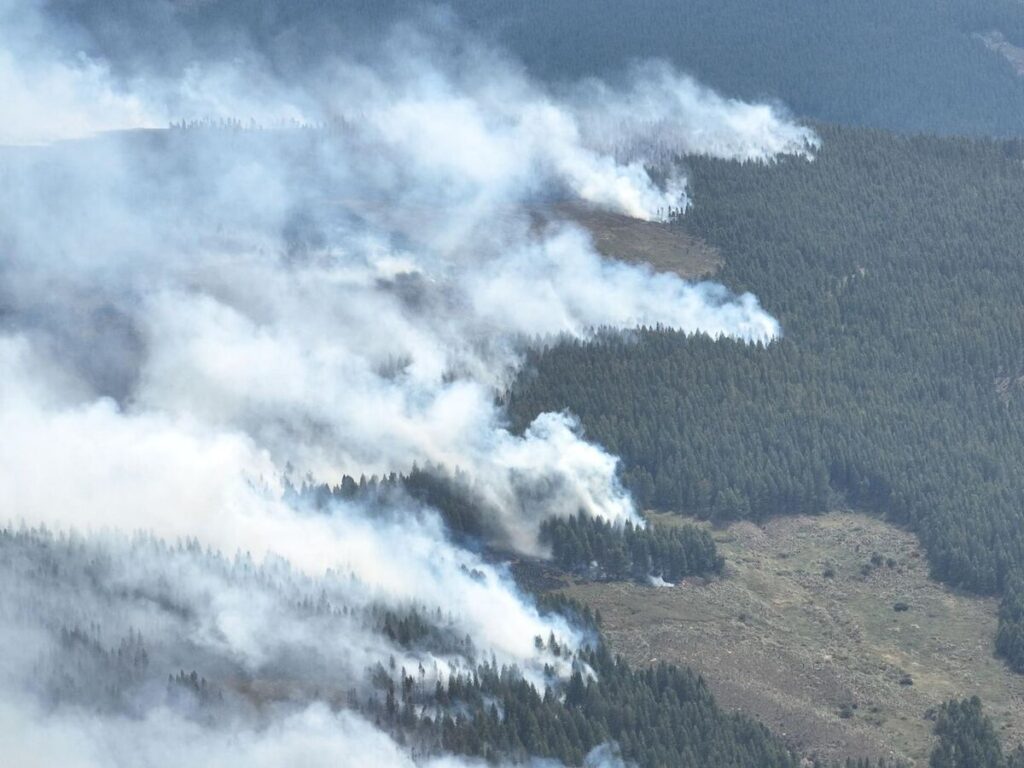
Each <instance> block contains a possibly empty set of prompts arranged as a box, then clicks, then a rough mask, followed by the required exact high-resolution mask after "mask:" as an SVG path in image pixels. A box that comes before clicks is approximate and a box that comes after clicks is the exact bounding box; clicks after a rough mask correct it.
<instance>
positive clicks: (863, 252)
mask: <svg viewBox="0 0 1024 768" xmlns="http://www.w3.org/2000/svg"><path fill="white" fill-rule="evenodd" d="M821 133H822V136H823V139H824V145H823V147H822V149H821V151H820V153H819V156H818V158H817V159H816V160H814V161H813V162H807V161H803V160H793V159H782V160H779V161H778V162H776V163H774V164H772V165H768V166H760V165H753V164H746V165H743V164H738V163H729V162H724V161H715V160H711V159H706V158H690V159H689V160H688V164H689V166H690V181H691V184H692V187H693V192H694V198H695V199H696V200H698V201H699V203H698V204H697V205H695V206H694V207H693V208H692V209H691V211H690V212H689V213H687V215H686V216H685V217H684V218H683V219H682V221H681V222H680V224H679V225H680V226H684V227H685V228H686V229H687V230H689V231H690V232H691V233H693V234H696V235H699V236H701V237H703V238H704V239H705V240H707V241H708V242H710V243H711V244H712V245H714V246H717V247H718V248H720V249H721V251H722V253H723V255H724V256H725V260H726V265H725V267H724V269H723V271H722V272H721V273H720V275H719V277H720V278H721V279H722V280H723V281H724V282H725V283H726V284H728V285H730V286H732V287H733V288H735V289H737V290H751V291H754V292H756V293H757V294H758V296H759V297H760V298H761V300H762V303H763V304H764V305H765V307H766V308H767V309H768V310H769V311H770V312H772V313H773V314H775V315H776V316H777V317H779V318H780V320H781V321H782V326H783V329H784V335H783V337H782V338H781V339H779V340H778V341H776V342H773V343H772V344H770V345H768V346H766V347H765V346H761V345H747V344H742V343H737V342H733V341H729V340H712V339H710V338H707V337H705V336H701V335H697V336H687V335H685V334H681V333H676V332H672V331H667V330H664V329H658V328H651V329H643V330H640V331H639V332H637V333H636V334H632V335H630V336H629V337H628V338H626V337H623V336H619V335H615V334H601V335H599V336H598V338H597V339H596V340H594V341H593V342H590V343H583V342H573V341H564V342H561V343H559V344H556V345H554V346H552V347H549V348H547V349H544V350H541V351H538V352H536V353H535V354H533V355H532V356H531V357H530V358H529V359H528V360H527V364H526V368H525V371H526V372H525V373H524V375H522V376H521V377H520V378H519V380H518V381H517V382H516V384H515V385H514V386H513V388H512V390H511V392H510V393H509V394H508V397H507V400H508V406H509V412H510V414H511V416H512V418H513V421H514V422H515V424H516V425H517V427H523V426H525V424H528V423H529V421H530V420H531V419H532V418H533V417H534V416H535V415H536V414H537V413H539V412H542V411H552V410H554V411H558V410H562V409H569V410H571V411H573V412H575V413H576V414H577V415H578V416H579V417H580V419H581V422H582V424H583V425H584V427H585V429H586V431H587V434H588V436H589V437H591V438H592V439H594V440H596V441H598V442H600V443H602V444H603V445H605V446H606V447H607V448H608V449H609V450H611V451H613V452H614V453H616V454H618V455H619V456H621V457H622V459H623V465H622V474H623V479H624V480H625V482H626V483H627V485H628V486H629V487H630V489H631V490H632V491H633V493H634V494H635V495H636V497H637V498H638V499H639V500H640V501H641V503H643V504H646V505H649V506H652V507H656V508H662V509H666V510H678V511H683V512H687V513H691V514H697V515H700V516H704V517H708V518H711V519H715V520H722V521H727V520H734V519H743V518H750V519H761V518H764V517H766V516H769V515H777V514H791V513H798V512H802V513H817V512H821V511H824V510H826V509H829V508H833V507H836V506H845V505H850V506H856V507H860V508H865V509H870V510H876V511H879V512H883V513H886V514H888V515H889V516H890V517H891V519H893V520H894V521H896V522H898V523H901V524H906V525H909V526H911V527H912V528H913V529H914V530H915V531H916V532H917V534H918V536H919V537H920V539H921V541H922V543H923V544H924V546H925V548H926V549H927V554H928V559H929V563H930V565H931V570H932V574H933V575H934V576H935V577H936V578H939V579H941V580H943V581H946V582H948V583H951V584H954V585H957V586H960V587H964V588H967V589H971V590H974V591H976V592H981V593H986V594H992V593H996V594H1002V593H1004V591H1006V592H1007V594H1009V592H1008V591H1007V590H1006V587H1007V584H1008V583H1009V580H1010V579H1011V578H1016V577H1018V576H1019V575H1020V574H1021V573H1022V571H1024V474H1022V473H1021V472H1020V467H1021V466H1024V418H1022V415H1024V412H1022V409H1024V314H1022V313H1021V312H1020V307H1021V306H1024V246H1022V245H1021V244H1022V243H1024V162H1022V161H1024V143H1022V142H1020V141H1009V142H994V141H982V140H967V139H937V138H922V137H913V138H908V137H900V136H895V135H892V134H886V133H882V132H877V131H869V130H858V129H848V128H842V129H840V128H832V127H827V126H825V127H822V128H821ZM1022 615H1024V609H1022V607H1020V606H1017V605H1016V604H1011V603H1009V602H1007V603H1004V610H1003V611H1002V612H1001V629H1000V641H999V648H1000V651H1001V652H1002V653H1004V654H1005V655H1007V656H1008V657H1009V658H1010V660H1011V663H1013V664H1014V665H1015V666H1016V667H1018V668H1024V634H1022V628H1024V622H1021V621H1020V620H1019V617H1020V616H1022Z"/></svg>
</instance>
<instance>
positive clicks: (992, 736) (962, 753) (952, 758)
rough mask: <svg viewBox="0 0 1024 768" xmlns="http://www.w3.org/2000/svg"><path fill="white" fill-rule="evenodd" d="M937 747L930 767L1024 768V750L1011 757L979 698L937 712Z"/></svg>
mask: <svg viewBox="0 0 1024 768" xmlns="http://www.w3.org/2000/svg"><path fill="white" fill-rule="evenodd" d="M935 733H936V735H937V736H938V744H936V745H935V749H934V750H933V751H932V754H931V759H930V760H929V762H928V765H929V766H930V768H1024V747H1021V746H1018V747H1017V748H1016V749H1015V750H1014V751H1013V752H1012V753H1010V754H1009V755H1004V754H1003V747H1002V744H1000V742H999V737H998V736H997V735H996V732H995V728H993V727H992V721H991V720H990V719H989V718H988V716H987V715H985V713H984V712H983V711H982V707H981V700H980V699H978V697H977V696H975V697H973V698H970V699H963V700H961V701H956V700H953V701H949V702H947V703H946V704H943V705H942V707H941V708H940V709H939V712H938V713H937V717H936V721H935Z"/></svg>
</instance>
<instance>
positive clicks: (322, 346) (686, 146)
mask: <svg viewBox="0 0 1024 768" xmlns="http://www.w3.org/2000/svg"><path fill="white" fill-rule="evenodd" d="M161 7H162V8H164V9H165V10H167V14H168V15H167V17H166V19H165V22H166V24H167V26H166V29H164V30H162V32H163V33H165V34H166V38H167V39H168V40H182V41H186V42H182V43H181V47H182V48H181V51H180V52H179V54H178V56H177V58H178V59H188V58H189V57H190V55H191V54H190V53H189V51H191V50H192V49H191V48H189V46H188V45H187V38H188V33H187V31H186V30H184V29H183V28H179V27H176V26H175V22H174V12H173V6H172V5H167V6H161ZM168 9H170V10H168ZM89 43H90V41H89V40H88V35H87V34H86V31H85V30H83V29H80V28H77V27H75V26H74V25H71V24H66V23H58V22H56V21H55V20H54V18H53V17H52V16H51V15H50V11H49V10H48V6H47V5H46V4H44V3H42V2H37V1H36V0H30V1H29V2H24V1H20V0H0V92H2V93H3V94H4V98H3V99H2V100H0V145H2V146H0V179H2V184H0V372H2V376H0V433H2V434H3V436H4V439H3V440H2V441H0V497H2V498H4V499H5V500H6V506H5V517H6V520H7V523H8V524H9V525H10V527H9V528H8V529H6V530H5V531H3V533H2V535H0V539H2V541H0V544H2V546H3V547H4V549H5V557H4V558H3V559H0V574H2V578H0V600H2V602H0V616H3V618H4V621H3V622H0V626H2V627H3V629H2V630H0V637H3V639H4V640H6V641H7V642H6V643H5V645H6V646H7V647H16V648H17V649H18V652H17V653H16V654H14V655H13V656H12V657H9V658H7V659H5V661H4V662H3V664H2V665H0V733H3V734H5V735H11V734H17V739H16V740H15V741H14V742H13V747H12V749H13V750H14V752H15V754H16V755H17V756H18V757H17V760H16V763H17V764H19V765H32V764H40V765H44V764H57V763H59V764H65V765H73V766H79V765H81V766H92V765H110V764H116V765H120V764H124V765H153V766H159V765H170V764H175V765H178V764H181V763H183V762H186V761H187V762H190V763H195V764H199V765H221V764H224V763H227V762H232V763H235V762H238V763H241V762H247V763H250V764H254V765H282V764H293V763H302V764H308V765H320V764H324V765H326V764H328V763H329V764H331V765H348V764H352V765H355V764H360V765H366V764H376V765H395V766H405V765H411V764H413V763H415V764H425V765H437V766H441V765H451V764H454V762H453V759H450V758H444V757H442V758H438V757H436V756H435V757H423V756H421V755H414V754H412V753H411V752H410V751H409V750H408V748H407V747H405V746H400V745H399V744H398V743H397V742H396V741H395V740H394V738H393V737H392V735H390V734H388V733H385V732H384V731H382V730H379V729H378V728H377V727H376V726H375V725H374V724H373V723H371V722H370V721H369V720H367V719H366V718H364V717H363V716H362V715H360V714H358V713H356V712H354V711H350V708H348V707H347V706H346V705H345V704H344V702H346V701H348V700H349V697H354V698H355V699H360V700H365V699H366V697H367V696H371V697H372V695H373V691H374V674H373V670H375V669H378V668H380V669H390V668H396V669H397V668H407V669H409V670H412V669H415V668H420V669H422V670H423V672H422V676H423V677H424V679H425V681H426V682H427V683H429V682H430V681H431V680H435V681H443V680H444V679H446V678H447V677H448V676H449V675H451V674H453V673H456V672H458V671H459V670H470V669H472V668H473V667H474V665H475V664H477V663H480V662H481V660H484V661H486V660H489V659H490V660H493V662H494V663H495V664H499V665H514V666H515V667H517V668H518V669H519V670H521V672H522V674H524V675H525V676H526V677H527V678H528V679H530V680H533V681H535V682H536V683H537V684H538V685H543V684H544V682H545V679H546V677H545V676H549V675H551V674H555V675H556V676H557V675H564V674H566V673H567V672H568V671H569V669H570V665H571V662H570V661H569V655H571V651H572V649H574V648H576V647H578V646H579V644H580V643H582V642H584V635H583V632H582V631H581V630H579V629H577V628H574V627H572V626H570V625H569V624H568V623H567V621H566V620H565V619H564V618H562V617H560V616H558V615H552V614H543V613H542V612H540V611H539V610H538V608H537V607H536V606H535V605H534V604H533V603H532V601H531V600H529V599H528V598H526V597H524V596H523V595H522V594H521V593H520V592H519V590H518V589H517V587H516V585H515V583H514V582H513V580H512V579H511V577H510V575H509V573H508V571H507V568H506V567H505V566H503V565H501V564H497V563H494V562H492V561H490V560H488V559H487V558H485V557H484V556H482V555H480V554H477V553H474V552H471V551H469V550H467V549H465V548H462V547H460V546H458V545H456V544H455V543H453V541H452V539H451V537H450V535H449V532H447V531H446V530H445V529H444V526H443V524H442V523H441V520H440V518H439V517H438V515H437V514H436V513H435V512H434V511H433V510H431V509H428V508H424V507H423V506H422V505H419V504H417V503H415V502H413V501H412V500H409V501H408V503H407V504H406V503H402V504H398V505H396V507H395V508H394V509H390V510H388V511H387V512H386V513H381V512H380V511H379V510H371V509H368V508H367V507H366V506H365V505H363V504H361V503H359V502H352V503H341V502H338V503H335V504H333V505H332V506H331V508H330V509H329V510H326V511H324V510H315V509H310V508H306V507H305V505H304V504H303V503H302V501H301V499H297V498H296V497H295V496H294V495H290V494H289V493H288V492H287V491H288V488H289V487H290V485H291V484H300V483H302V482H304V481H307V480H312V481H316V482H328V483H330V482H336V481H337V480H338V479H339V478H340V477H341V475H342V474H343V473H346V472H347V473H349V474H356V475H358V474H360V473H366V474H374V473H375V474H385V473H390V472H403V471H408V470H409V469H410V468H411V467H413V466H416V465H419V466H424V465H431V466H442V467H446V468H449V469H451V470H456V469H458V470H459V471H460V472H461V473H463V474H464V476H465V477H466V478H468V480H467V482H468V483H469V484H471V486H472V490H473V493H474V494H475V498H477V499H478V500H479V502H480V503H481V505H482V506H483V507H484V508H485V509H486V510H487V514H488V515H490V516H491V518H493V520H492V523H493V527H494V530H496V531H498V532H499V535H500V537H501V539H502V542H503V543H504V544H505V545H506V546H507V547H509V548H511V549H514V550H517V551H519V552H523V553H527V554H543V552H542V551H541V549H540V548H539V546H538V543H537V530H538V528H539V525H540V523H541V522H542V521H543V520H544V519H546V518H548V517H550V516H553V515H554V516H569V515H574V514H576V513H577V512H578V511H580V510H583V511H584V512H585V513H586V514H588V515H591V516H594V517H600V518H604V519H607V520H611V521H613V522H623V521H626V520H634V521H636V520H637V515H636V511H635V509H634V507H633V504H632V501H631V499H630V498H629V495H628V493H627V492H626V491H625V490H624V489H623V488H622V487H621V486H620V484H619V482H618V480H617V477H616V460H615V458H614V457H613V456H611V455H609V454H608V453H607V452H606V451H604V450H603V449H602V448H601V447H600V446H597V445H595V444H593V443H590V442H588V441H587V440H586V439H585V436H584V435H582V434H581V432H580V430H579V428H578V426H577V424H576V423H575V421H574V420H573V418H572V416H571V415H569V414H551V413H549V414H542V415H541V416H539V417H538V418H537V420H536V421H535V422H534V423H533V424H532V425H530V427H529V428H528V429H526V430H525V432H523V433H522V434H517V433H515V432H513V431H511V430H510V428H509V427H508V425H507V423H506V420H505V416H504V413H503V412H502V410H501V408H500V407H499V406H498V405H496V395H497V393H498V392H500V391H501V389H502V388H503V387H504V386H505V385H507V384H508V382H509V381H510V380H511V378H512V377H513V376H514V375H515V373H516V372H517V370H518V367H519V365H520V360H521V358H522V356H523V354H524V352H525V351H526V350H527V349H528V348H529V346H530V345H532V344H537V343H544V341H545V340H548V339H551V338H554V337H556V336H570V337H576V338H584V339H585V338H587V337H588V336H590V335H591V334H593V333H594V332H595V331H597V330H598V329H601V328H611V329H629V328H633V327H636V326H638V325H641V324H647V325H653V324H662V325H665V326H670V327H673V328H679V329H683V330H685V331H688V332H692V333H707V334H710V335H712V336H716V337H720V336H728V337H734V338H739V339H744V340H747V341H750V342H765V343H767V342H770V341H771V340H772V339H773V338H774V337H775V336H776V335H777V334H778V333H779V326H778V323H777V322H776V321H775V320H774V318H772V317H771V316H770V315H769V314H768V313H767V312H766V311H765V310H764V309H762V308H761V306H760V305H759V303H758V301H757V299H756V298H755V297H753V296H752V295H750V294H743V295H735V294H732V293H731V292H729V291H728V290H727V289H726V288H725V287H723V286H721V285H717V284H713V283H697V284H693V283H688V282H685V281H683V280H681V279H680V278H678V277H676V276H675V275H669V274H660V273H655V272H654V271H652V270H651V269H648V268H644V267H639V266H635V265H634V266H630V265H626V264H624V263H620V262H617V261H614V260H609V259H606V258H604V257H602V256H600V255H598V253H597V252H596V251H595V249H594V247H593V245H592V243H591V242H590V239H589V236H588V235H587V234H586V233H585V232H584V231H583V230H581V229H580V228H578V227H577V226H576V225H574V224H573V223H572V222H569V221H554V222H549V223H546V224H544V225H543V226H540V225H538V224H537V222H536V221H535V220H534V219H533V218H531V216H530V215H529V213H528V210H529V209H530V208H531V207H536V206H547V205H550V204H552V203H556V202H561V201H573V202H574V203H575V204H584V205H590V206H595V207H600V208H604V209H608V210H613V211H616V212H619V213H622V214H626V215H629V216H633V217H636V218H641V219H656V218H659V217H662V216H664V215H665V212H666V211H667V210H668V209H670V208H680V207H684V206H685V205H687V204H688V198H687V193H686V181H685V177H684V175H683V172H682V170H681V168H682V166H681V164H680V160H681V158H682V157H683V156H685V155H692V154H709V155H713V156H716V157H724V158H735V159H739V160H744V161H770V160H771V159H772V158H774V157H775V156H777V155H779V154H780V153H787V154H798V155H804V156H810V154H811V153H812V152H813V150H814V148H815V146H816V141H817V140H816V138H815V137H814V135H813V133H811V132H810V131H809V130H807V129H806V128H803V127H801V126H798V125H795V124H793V123H792V122H790V121H789V120H788V119H786V117H785V116H784V115H783V114H781V113H780V112H779V111H778V110H777V109H775V108H773V107H770V106H766V105H751V104H744V103H740V102H737V101H734V100H729V99H725V98H723V97H721V96H718V95H717V94H715V93H713V92H711V91H709V90H707V89H705V88H702V87H701V86H699V85H698V84H696V83H695V82H693V81H692V80H691V79H689V78H687V77H685V76H682V75H680V74H679V73H676V72H674V71H673V70H671V69H670V68H669V67H667V66H666V65H663V64H649V65H644V66H639V67H637V68H636V69H635V70H633V71H632V72H630V73H629V74H628V76H627V77H625V78H624V79H623V81H622V82H620V83H617V84H614V85H610V84H605V83H600V82H596V81H588V82H584V83H580V84H576V85H562V86H559V87H557V88H555V87H551V86H547V85H545V84H542V83H538V82H534V81H532V80H531V79H530V78H529V77H527V76H526V75H525V74H524V72H523V70H522V68H521V67H519V66H518V65H517V64H516V63H515V62H514V61H512V60H510V59H508V58H507V57H506V56H504V55H503V54H500V53H495V52H493V51H488V50H486V49H485V47H484V46H482V45H481V44H480V43H479V42H477V41H474V40H473V39H471V38H469V37H468V36H467V35H465V34H464V33H463V32H461V31H460V30H459V29H458V27H457V25H455V24H453V23H452V22H451V21H450V20H446V19H444V18H441V19H440V20H439V19H437V18H434V19H433V21H431V22H430V23H427V24H425V25H420V24H416V25H413V24H408V25H399V26H397V27H396V28H394V29H393V30H392V31H390V32H389V33H387V34H386V35H385V36H384V37H383V38H382V39H380V40H379V42H378V44H377V45H376V46H375V48H374V50H375V53H374V56H373V57H370V58H368V57H367V56H366V55H365V53H364V54H362V55H359V56H355V55H351V56H349V55H346V51H345V50H337V51H331V52H329V53H326V54H325V55H323V56H322V57H320V58H319V59H318V61H317V63H316V65H315V66H310V68H309V69H308V71H306V72H303V73H302V76H301V77H296V76H291V75H289V76H283V75H281V74H280V72H278V71H277V70H275V68H274V67H272V66H270V65H269V64H268V63H267V61H266V59H265V57H264V56H263V55H262V54H261V51H260V50H259V46H257V45H256V44H254V43H252V42H248V41H245V40H239V41H236V42H235V45H236V46H237V47H236V48H234V49H229V50H225V51H223V52H222V55H220V56H217V57H211V56H208V55H205V54H204V55H198V54H196V58H195V59H194V60H190V61H189V63H188V66H186V67H185V68H184V69H174V68H171V69H169V70H168V71H167V72H159V71H154V69H153V67H152V66H147V67H142V68H139V69H138V71H134V70H133V69H132V66H131V62H130V61H124V60H119V59H116V57H115V58H113V59H111V60H109V61H108V60H106V59H104V58H103V57H102V56H99V55H97V54H96V53H95V52H92V53H90V54H89V55H86V54H84V53H82V52H81V51H82V50H84V49H85V48H86V47H88V45H87V44H89ZM93 47H94V46H93ZM168 126H170V127H168ZM698 202H699V201H698ZM19 526H21V527H19ZM220 553H224V554H220ZM389 611H390V612H391V614H388V613H387V612H389ZM413 613H414V614H415V616H416V617H417V619H416V621H419V620H420V618H423V617H426V618H425V619H424V622H425V626H428V627H429V629H425V630H423V632H424V633H425V634H424V635H423V638H425V639H422V642H420V643H418V644H417V643H409V642H405V643H402V642H399V641H397V640H396V639H395V638H394V637H392V634H394V633H393V632H390V630H389V627H390V626H391V625H390V624H387V622H388V621H392V620H394V621H398V620H399V618H404V619H406V620H408V621H413V620H412V619H411V618H409V617H410V616H411V615H412V614H413ZM386 614H387V615H391V616H393V617H398V618H393V619H391V618H386ZM416 626H419V624H417V625H416ZM538 636H540V637H544V638H546V637H548V636H552V637H556V638H558V643H559V644H560V647H564V648H565V649H567V650H566V654H568V655H565V656H563V655H559V654H557V653H556V654H555V655H553V656H552V654H551V652H550V650H547V649H545V648H542V647H539V644H537V643H535V638H536V637H538ZM28 648H33V649H38V650H37V651H34V652H33V653H32V654H30V655H24V654H28V651H27V650H26V649H28ZM143 651H144V652H143ZM142 659H145V663H143V662H142V661H141V660H142ZM389 665H390V666H389ZM195 669H199V670H201V671H202V672H201V675H202V676H203V681H202V682H203V684H202V685H199V683H198V682H196V679H197V678H192V677H189V676H188V675H187V674H185V673H187V672H189V671H190V670H195ZM25 670H33V672H32V673H31V674H26V673H25ZM72 670H77V671H72ZM179 672H180V673H181V674H182V675H184V676H183V677H180V678H175V677H174V675H176V674H178V673H179ZM389 674H390V673H389ZM75 675H78V676H79V677H75ZM111 675H114V676H115V677H116V679H117V680H118V681H119V683H118V685H117V686H116V689H115V690H114V693H110V695H109V697H108V698H109V700H103V701H100V698H101V697H97V696H94V695H91V693H90V692H93V691H97V690H108V689H109V686H108V687H107V688H104V685H105V684H106V683H105V682H104V681H109V679H110V676H111ZM168 675H170V676H171V677H172V680H171V682H169V683H168V682H167V677H168ZM205 678H209V681H210V682H209V686H210V687H209V689H207V688H206V687H205V686H206V685H207V682H206V679H205ZM324 681H330V682H329V685H328V684H325V682H324ZM325 685H326V688H329V689H330V690H327V689H326V688H325ZM179 689H180V690H179ZM175 691H176V693H175ZM182 691H183V692H184V693H182ZM108 693H109V690H108ZM378 693H379V691H378ZM214 696H216V697H219V698H217V699H216V701H217V702H218V703H217V706H216V707H212V708H204V707H205V706H206V704H207V703H209V702H207V698H210V697H214ZM183 702H185V703H183ZM6 741H7V740H6V739H5V742H6ZM8 743H9V742H8ZM354 755H358V759H356V758H354V757H353V756H354ZM609 755H610V753H607V754H606V753H604V752H602V753H599V754H598V753H595V755H594V756H592V764H594V765H598V764H606V763H608V761H609V760H611V758H610V757H609ZM18 761H20V762H18Z"/></svg>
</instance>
